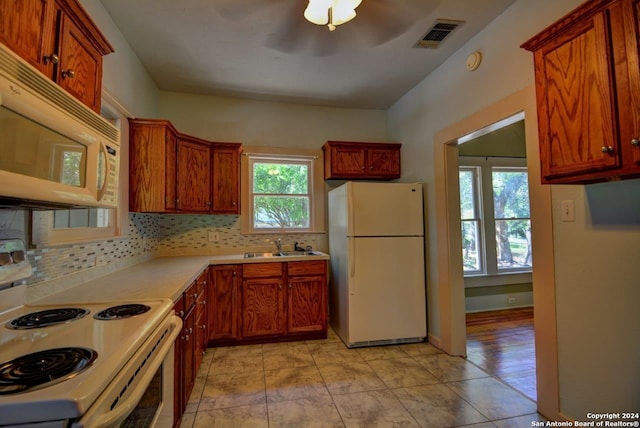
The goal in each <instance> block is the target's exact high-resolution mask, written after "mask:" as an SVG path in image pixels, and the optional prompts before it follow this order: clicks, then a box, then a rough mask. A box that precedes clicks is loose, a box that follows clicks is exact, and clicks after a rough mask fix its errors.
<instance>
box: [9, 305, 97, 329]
mask: <svg viewBox="0 0 640 428" xmlns="http://www.w3.org/2000/svg"><path fill="white" fill-rule="evenodd" d="M88 313H89V311H88V310H87V309H82V308H55V309H47V310H45V311H38V312H32V313H30V314H26V315H23V316H21V317H18V318H15V319H13V320H11V321H9V322H8V323H7V324H6V326H7V327H8V328H13V329H16V330H24V329H29V328H38V327H47V326H50V325H56V324H64V323H68V322H70V321H74V320H77V319H80V318H82V317H84V316H85V315H87V314H88Z"/></svg>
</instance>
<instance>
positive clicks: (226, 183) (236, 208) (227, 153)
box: [212, 147, 240, 214]
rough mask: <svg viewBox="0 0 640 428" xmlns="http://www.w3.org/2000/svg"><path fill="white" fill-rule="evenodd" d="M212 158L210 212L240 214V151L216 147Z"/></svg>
mask: <svg viewBox="0 0 640 428" xmlns="http://www.w3.org/2000/svg"><path fill="white" fill-rule="evenodd" d="M212 157H213V162H212V166H213V172H212V183H213V188H212V192H213V195H212V202H213V206H212V212H214V213H217V214H240V203H239V195H240V151H239V149H229V148H217V147H216V148H214V149H213V155H212Z"/></svg>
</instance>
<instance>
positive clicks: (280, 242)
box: [273, 238, 282, 253]
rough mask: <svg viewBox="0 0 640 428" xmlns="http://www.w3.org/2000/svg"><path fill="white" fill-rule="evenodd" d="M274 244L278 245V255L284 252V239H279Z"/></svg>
mask: <svg viewBox="0 0 640 428" xmlns="http://www.w3.org/2000/svg"><path fill="white" fill-rule="evenodd" d="M273 243H274V244H276V250H277V252H278V253H281V252H282V239H280V238H278V239H276V240H274V241H273Z"/></svg>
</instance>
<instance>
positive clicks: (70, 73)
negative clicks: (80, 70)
mask: <svg viewBox="0 0 640 428" xmlns="http://www.w3.org/2000/svg"><path fill="white" fill-rule="evenodd" d="M61 75H62V77H63V78H64V77H68V78H69V79H73V78H74V77H76V72H75V71H73V70H64V71H63V72H62V73H61Z"/></svg>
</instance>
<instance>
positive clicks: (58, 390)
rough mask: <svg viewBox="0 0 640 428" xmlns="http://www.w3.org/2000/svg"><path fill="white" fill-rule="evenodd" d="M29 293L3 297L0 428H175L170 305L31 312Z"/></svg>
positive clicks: (73, 305) (20, 290) (94, 305)
mask: <svg viewBox="0 0 640 428" xmlns="http://www.w3.org/2000/svg"><path fill="white" fill-rule="evenodd" d="M0 248H7V249H8V248H11V250H12V251H11V253H10V254H9V256H7V257H5V258H4V259H5V260H6V261H7V263H8V264H15V261H14V258H18V259H19V258H20V257H19V255H18V252H19V251H20V250H19V249H16V248H15V247H12V246H9V245H4V247H0ZM0 255H2V254H1V253H0ZM0 258H1V257H0ZM20 263H23V262H20ZM24 288H25V286H24V285H21V286H16V287H12V288H9V289H5V290H2V291H0V302H3V305H2V306H0V427H30V428H35V427H38V428H49V427H59V428H63V427H64V428H70V427H71V428H82V427H84V428H89V427H91V428H98V427H119V426H144V427H158V428H164V427H170V426H172V424H173V403H174V400H173V397H174V383H173V380H174V360H173V357H174V342H175V339H176V337H177V336H178V334H179V333H180V331H181V327H182V321H181V320H180V318H178V317H177V316H175V314H174V312H173V302H172V301H171V300H170V299H148V300H144V301H127V302H87V301H82V300H79V301H73V299H70V300H68V301H66V302H65V304H56V305H44V304H37V305H36V304H33V305H25V304H21V303H20V302H23V301H24V300H23V299H24Z"/></svg>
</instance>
